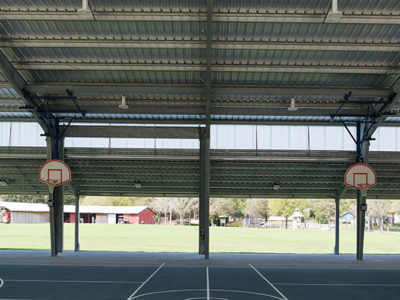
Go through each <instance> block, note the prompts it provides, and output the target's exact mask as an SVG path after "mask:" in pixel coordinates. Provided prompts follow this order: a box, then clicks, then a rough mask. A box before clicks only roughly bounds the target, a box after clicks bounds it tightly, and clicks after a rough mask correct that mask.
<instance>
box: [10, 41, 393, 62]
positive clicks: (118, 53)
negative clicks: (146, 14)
mask: <svg viewBox="0 0 400 300" xmlns="http://www.w3.org/2000/svg"><path fill="white" fill-rule="evenodd" d="M161 47H162V43H160V48H95V47H87V48H18V51H14V49H11V48H8V49H5V50H4V51H5V52H6V54H7V56H8V58H9V59H10V60H14V61H22V62H32V61H33V62H71V61H72V62H75V61H78V62H86V63H90V62H94V63H104V62H113V63H156V64H157V63H194V64H200V63H205V50H204V49H201V50H200V49H196V48H193V49H172V48H168V49H166V48H164V49H163V48H161ZM397 54H398V53H397V52H372V51H305V50H257V49H256V50H252V49H248V50H238V49H232V50H229V49H214V51H213V58H214V59H213V63H218V64H239V63H242V64H247V63H249V64H267V65H268V64H278V63H280V64H289V65H293V64H305V65H309V64H311V63H312V64H319V65H338V66H348V65H357V66H389V65H391V64H392V63H393V62H394V61H395V59H396V57H397Z"/></svg>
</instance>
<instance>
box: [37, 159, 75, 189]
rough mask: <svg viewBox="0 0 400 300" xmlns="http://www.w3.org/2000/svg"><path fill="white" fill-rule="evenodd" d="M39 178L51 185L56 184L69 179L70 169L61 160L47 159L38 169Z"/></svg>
mask: <svg viewBox="0 0 400 300" xmlns="http://www.w3.org/2000/svg"><path fill="white" fill-rule="evenodd" d="M39 180H40V181H41V182H44V183H47V184H48V185H51V186H58V185H62V184H64V183H67V182H69V181H71V170H70V169H69V167H68V166H67V165H66V164H65V163H64V162H63V161H61V160H56V159H53V160H49V161H48V162H46V163H45V164H44V165H43V166H42V167H41V168H40V171H39Z"/></svg>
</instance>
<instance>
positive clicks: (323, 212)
mask: <svg viewBox="0 0 400 300" xmlns="http://www.w3.org/2000/svg"><path fill="white" fill-rule="evenodd" d="M309 206H310V208H311V211H312V213H313V214H314V216H315V218H316V219H317V221H318V222H320V223H329V222H330V221H331V219H332V218H334V216H335V202H334V201H333V200H320V199H318V200H317V199H313V200H309Z"/></svg>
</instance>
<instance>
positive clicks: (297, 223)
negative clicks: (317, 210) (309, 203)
mask: <svg viewBox="0 0 400 300" xmlns="http://www.w3.org/2000/svg"><path fill="white" fill-rule="evenodd" d="M290 217H291V219H292V221H293V224H292V228H293V229H299V228H301V227H302V220H303V218H304V216H303V215H302V213H301V212H300V211H299V209H298V208H296V209H295V210H294V213H293V215H291V216H290Z"/></svg>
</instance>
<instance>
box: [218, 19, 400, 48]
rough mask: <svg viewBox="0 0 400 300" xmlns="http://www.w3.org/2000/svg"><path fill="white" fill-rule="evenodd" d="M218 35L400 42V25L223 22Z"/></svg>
mask: <svg viewBox="0 0 400 300" xmlns="http://www.w3.org/2000/svg"><path fill="white" fill-rule="evenodd" d="M214 32H215V37H216V38H217V39H219V40H235V39H238V40H243V38H244V39H245V40H255V41H259V40H262V41H271V40H272V41H282V42H284V41H299V42H334V41H339V40H341V41H345V42H348V43H352V42H356V41H358V42H370V43H373V42H375V43H376V42H378V41H379V42H380V41H385V42H392V43H398V42H400V26H397V25H382V24H381V25H377V24H339V23H329V24H317V23H256V22H251V23H244V22H237V23H233V22H219V23H217V25H216V26H215V28H214Z"/></svg>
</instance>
